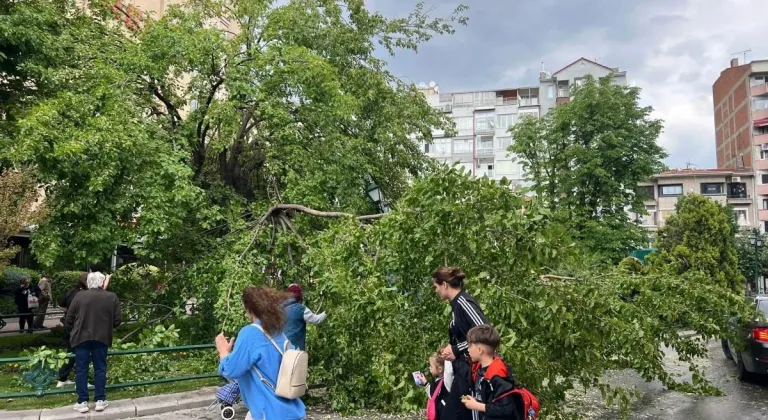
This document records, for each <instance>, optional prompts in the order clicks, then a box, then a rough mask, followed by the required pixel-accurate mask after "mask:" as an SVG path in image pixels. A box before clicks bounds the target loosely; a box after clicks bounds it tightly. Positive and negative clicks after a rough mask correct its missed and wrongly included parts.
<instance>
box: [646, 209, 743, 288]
mask: <svg viewBox="0 0 768 420" xmlns="http://www.w3.org/2000/svg"><path fill="white" fill-rule="evenodd" d="M736 229H737V225H736V223H735V222H734V216H733V212H732V211H731V210H730V209H729V208H728V207H726V206H723V205H721V204H719V203H717V202H715V201H713V200H710V199H709V198H707V197H704V196H702V195H699V194H690V195H686V196H683V197H680V199H679V200H678V202H677V205H676V206H675V214H673V215H671V216H669V218H668V219H667V220H666V222H665V225H664V227H662V228H661V229H660V230H659V233H658V236H657V242H656V247H657V248H658V249H659V252H658V253H657V254H656V255H653V256H652V258H651V261H652V265H654V266H655V267H656V268H657V269H658V270H660V271H666V272H669V273H672V274H675V275H685V274H689V273H699V274H702V275H703V278H705V279H707V281H708V282H711V283H712V284H716V285H718V286H720V287H724V288H729V289H732V290H734V291H741V290H742V288H743V286H744V276H743V275H742V274H741V272H740V271H739V260H738V255H737V252H736V233H737V230H736Z"/></svg>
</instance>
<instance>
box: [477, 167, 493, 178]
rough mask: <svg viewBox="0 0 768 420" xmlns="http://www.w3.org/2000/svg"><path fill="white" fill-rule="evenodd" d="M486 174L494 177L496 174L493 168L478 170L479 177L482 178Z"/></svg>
mask: <svg viewBox="0 0 768 420" xmlns="http://www.w3.org/2000/svg"><path fill="white" fill-rule="evenodd" d="M486 175H487V176H488V178H493V177H494V175H495V172H494V170H493V169H487V170H485V171H480V170H478V171H477V177H478V178H482V177H484V176H486Z"/></svg>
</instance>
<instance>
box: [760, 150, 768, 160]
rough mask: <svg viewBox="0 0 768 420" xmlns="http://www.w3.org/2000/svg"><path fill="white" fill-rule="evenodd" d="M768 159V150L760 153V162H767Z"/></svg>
mask: <svg viewBox="0 0 768 420" xmlns="http://www.w3.org/2000/svg"><path fill="white" fill-rule="evenodd" d="M766 159H768V150H761V151H760V160H766Z"/></svg>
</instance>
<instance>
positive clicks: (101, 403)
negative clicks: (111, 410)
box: [95, 400, 109, 411]
mask: <svg viewBox="0 0 768 420" xmlns="http://www.w3.org/2000/svg"><path fill="white" fill-rule="evenodd" d="M107 407H109V403H108V402H106V401H104V400H99V401H96V408H95V410H96V411H104V409H105V408H107Z"/></svg>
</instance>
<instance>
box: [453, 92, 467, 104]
mask: <svg viewBox="0 0 768 420" xmlns="http://www.w3.org/2000/svg"><path fill="white" fill-rule="evenodd" d="M453 105H454V106H457V107H461V106H472V94H471V93H457V94H455V95H453Z"/></svg>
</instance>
